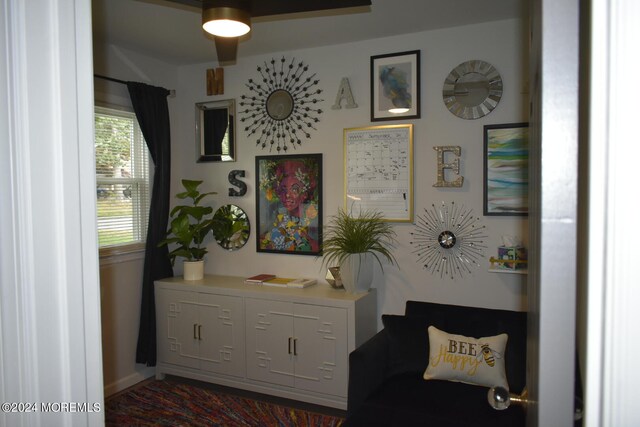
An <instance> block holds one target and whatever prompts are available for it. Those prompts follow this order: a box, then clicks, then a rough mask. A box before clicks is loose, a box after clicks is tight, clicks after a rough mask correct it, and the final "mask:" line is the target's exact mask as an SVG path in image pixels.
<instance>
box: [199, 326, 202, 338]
mask: <svg viewBox="0 0 640 427" xmlns="http://www.w3.org/2000/svg"><path fill="white" fill-rule="evenodd" d="M198 340H200V341H202V325H198Z"/></svg>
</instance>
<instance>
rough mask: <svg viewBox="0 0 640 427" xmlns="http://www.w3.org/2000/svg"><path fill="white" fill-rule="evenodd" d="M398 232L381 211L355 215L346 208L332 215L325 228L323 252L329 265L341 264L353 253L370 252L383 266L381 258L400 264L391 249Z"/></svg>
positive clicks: (324, 258)
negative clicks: (346, 210)
mask: <svg viewBox="0 0 640 427" xmlns="http://www.w3.org/2000/svg"><path fill="white" fill-rule="evenodd" d="M395 243H396V232H395V231H394V230H393V227H392V226H391V223H389V222H386V221H384V220H383V217H382V213H380V212H376V211H364V212H360V214H359V215H358V216H357V217H353V216H351V215H349V214H348V213H347V212H345V211H344V210H343V209H339V210H338V214H337V215H335V216H333V217H332V218H331V220H330V224H329V225H328V226H327V227H326V228H325V232H324V236H323V242H322V254H323V264H324V265H326V266H333V265H338V266H339V265H342V264H343V262H344V261H345V260H346V259H347V258H349V256H350V255H352V254H360V253H367V252H368V253H371V254H372V255H373V256H374V257H375V259H376V260H377V261H378V264H380V268H382V259H386V260H387V261H388V262H389V263H390V264H392V265H396V266H397V265H398V262H397V261H396V259H395V257H394V256H393V253H392V250H393V248H394V244H395Z"/></svg>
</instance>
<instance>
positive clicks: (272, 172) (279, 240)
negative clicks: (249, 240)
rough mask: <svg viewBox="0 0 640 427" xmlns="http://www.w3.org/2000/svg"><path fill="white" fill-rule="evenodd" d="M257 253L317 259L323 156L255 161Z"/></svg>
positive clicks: (270, 157) (320, 237) (314, 155)
mask: <svg viewBox="0 0 640 427" xmlns="http://www.w3.org/2000/svg"><path fill="white" fill-rule="evenodd" d="M256 223H257V237H256V243H257V245H256V246H257V248H256V249H257V251H258V252H272V253H285V254H292V255H319V254H320V253H321V247H322V154H303V155H285V156H257V157H256Z"/></svg>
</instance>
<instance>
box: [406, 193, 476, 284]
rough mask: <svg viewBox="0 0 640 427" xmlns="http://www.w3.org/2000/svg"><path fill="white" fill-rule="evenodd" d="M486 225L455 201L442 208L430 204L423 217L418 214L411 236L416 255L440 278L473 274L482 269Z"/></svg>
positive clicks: (441, 206) (426, 267)
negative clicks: (474, 270) (475, 270)
mask: <svg viewBox="0 0 640 427" xmlns="http://www.w3.org/2000/svg"><path fill="white" fill-rule="evenodd" d="M485 230H486V229H485V226H484V225H481V224H480V218H478V217H476V216H474V215H473V211H472V210H471V209H469V210H466V209H465V208H464V206H462V207H458V206H456V204H455V202H451V204H445V203H444V202H442V204H441V205H440V206H436V205H435V204H432V205H431V209H425V210H424V214H423V215H417V220H416V231H415V233H411V235H412V236H413V239H414V240H413V241H412V242H410V243H411V245H414V246H415V248H416V249H415V250H414V251H413V253H414V254H416V255H417V257H418V261H417V262H419V263H422V264H423V266H424V268H425V269H426V270H428V271H429V272H430V273H431V274H439V275H440V277H441V278H443V277H447V278H451V279H453V278H454V276H458V275H459V276H461V277H462V276H463V275H464V274H467V273H468V274H471V268H472V267H474V266H475V267H479V266H480V263H479V262H478V260H479V259H480V258H483V257H484V253H483V251H484V249H486V248H487V247H486V246H485V241H484V239H486V238H487V236H486V234H485V232H486V231H485Z"/></svg>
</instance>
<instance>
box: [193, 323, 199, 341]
mask: <svg viewBox="0 0 640 427" xmlns="http://www.w3.org/2000/svg"><path fill="white" fill-rule="evenodd" d="M196 326H197V323H194V324H193V339H194V340H197V339H198V337H197V336H196Z"/></svg>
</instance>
